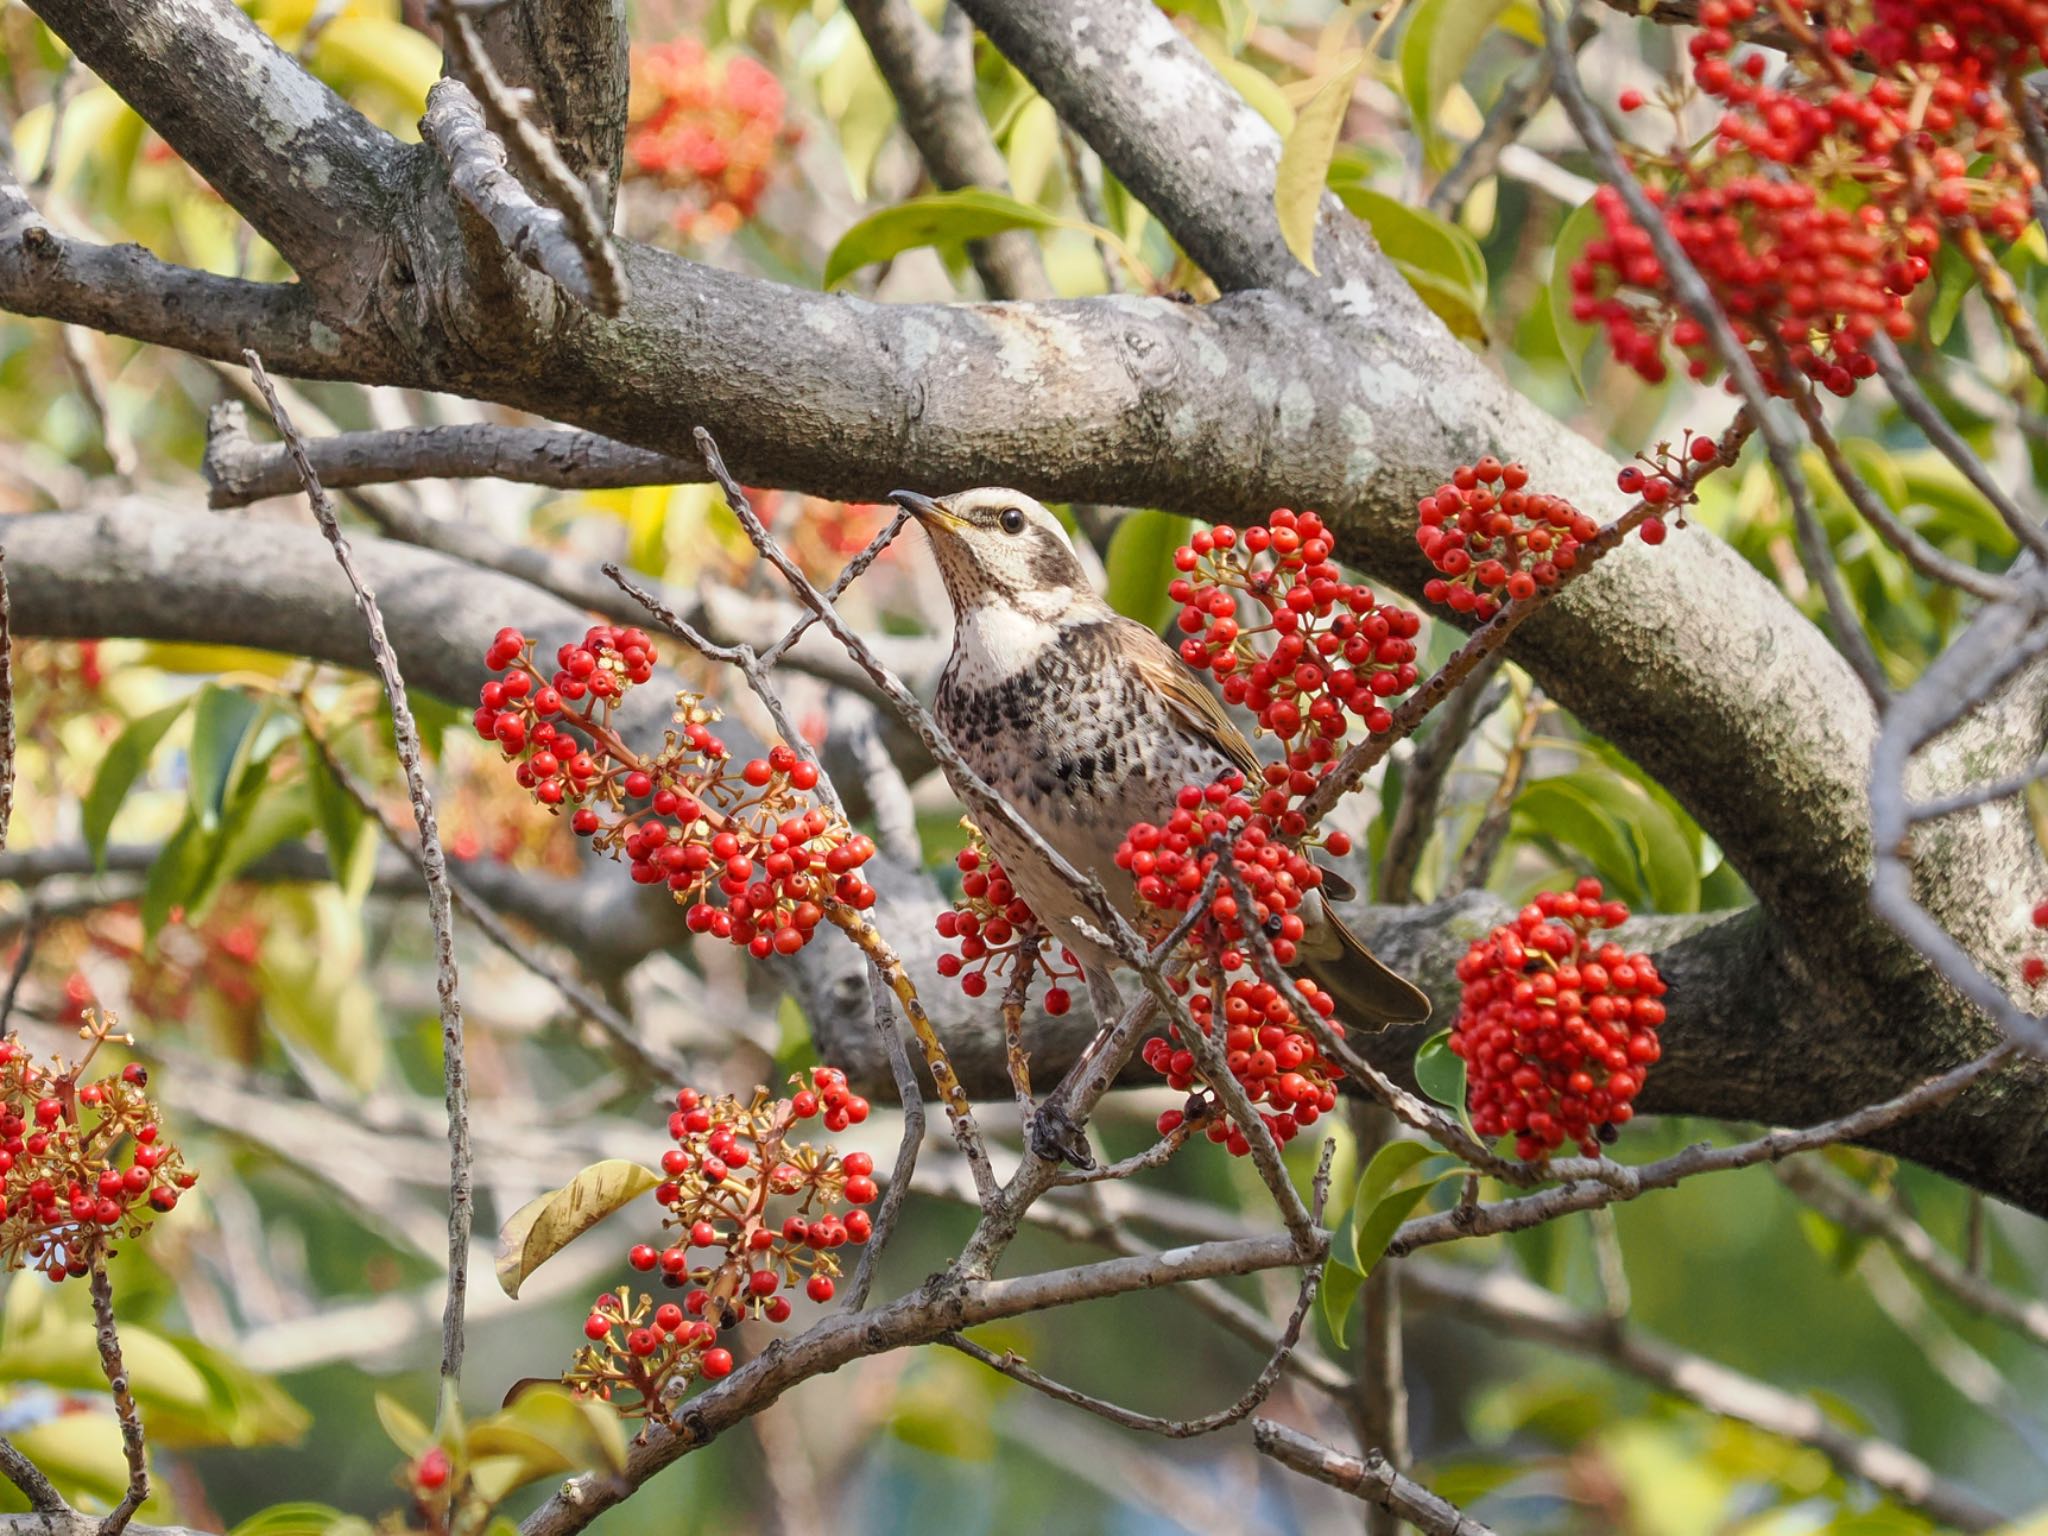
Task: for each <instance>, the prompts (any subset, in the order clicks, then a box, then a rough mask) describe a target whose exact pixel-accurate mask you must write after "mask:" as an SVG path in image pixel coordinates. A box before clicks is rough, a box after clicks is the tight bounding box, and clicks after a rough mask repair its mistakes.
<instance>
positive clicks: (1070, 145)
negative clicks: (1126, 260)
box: [1060, 123, 1124, 293]
mask: <svg viewBox="0 0 2048 1536" xmlns="http://www.w3.org/2000/svg"><path fill="white" fill-rule="evenodd" d="M1060 153H1061V154H1062V155H1064V156H1065V157H1066V161H1067V180H1068V181H1069V182H1070V183H1071V184H1072V185H1073V188H1074V201H1075V202H1076V203H1077V204H1079V205H1080V209H1081V217H1082V218H1084V219H1086V220H1087V221H1088V222H1089V224H1090V225H1091V226H1093V227H1094V228H1095V229H1097V230H1101V229H1107V228H1108V227H1109V215H1108V214H1107V213H1105V212H1104V211H1103V207H1102V196H1101V194H1100V193H1098V192H1097V191H1096V190H1095V187H1094V185H1093V184H1092V183H1090V181H1089V180H1088V166H1087V162H1086V160H1085V159H1084V158H1083V156H1082V146H1081V136H1080V135H1079V134H1078V133H1076V132H1074V130H1073V129H1071V128H1069V127H1068V126H1067V125H1066V124H1065V123H1061V124H1060ZM1094 239H1095V255H1096V259H1097V260H1099V261H1100V262H1101V263H1102V280H1103V282H1104V283H1105V284H1106V285H1107V286H1108V289H1109V291H1110V292H1111V293H1122V292H1123V291H1124V264H1123V262H1122V260H1121V259H1119V258H1118V256H1117V254H1116V252H1114V251H1112V250H1111V249H1110V248H1109V242H1108V241H1107V240H1104V239H1103V238H1102V236H1101V235H1099V234H1098V235H1096V236H1095V237H1094Z"/></svg>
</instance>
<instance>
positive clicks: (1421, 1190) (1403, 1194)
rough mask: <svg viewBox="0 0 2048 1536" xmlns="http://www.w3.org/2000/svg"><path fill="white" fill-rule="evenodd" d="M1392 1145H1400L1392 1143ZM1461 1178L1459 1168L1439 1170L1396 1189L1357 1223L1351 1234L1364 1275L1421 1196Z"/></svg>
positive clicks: (1381, 1256)
mask: <svg viewBox="0 0 2048 1536" xmlns="http://www.w3.org/2000/svg"><path fill="white" fill-rule="evenodd" d="M1395 1145H1397V1146H1398V1145H1401V1143H1398V1142H1397V1143H1396V1144H1395ZM1461 1177H1463V1175H1462V1173H1461V1171H1460V1170H1458V1169H1456V1168H1453V1169H1451V1170H1449V1171H1448V1172H1446V1173H1440V1174H1438V1175H1437V1176H1436V1177H1435V1178H1433V1179H1424V1180H1423V1181H1422V1182H1421V1183H1420V1184H1410V1185H1408V1186H1407V1187H1406V1188H1404V1189H1397V1190H1395V1191H1394V1192H1393V1193H1392V1194H1390V1195H1388V1196H1387V1197H1386V1198H1385V1199H1383V1200H1381V1201H1380V1203H1379V1204H1378V1205H1375V1206H1374V1207H1373V1208H1372V1211H1371V1213H1370V1214H1369V1215H1368V1216H1367V1217H1366V1218H1365V1219H1364V1220H1363V1221H1361V1222H1359V1223H1358V1226H1357V1228H1356V1229H1355V1231H1354V1233H1353V1235H1354V1237H1355V1239H1356V1247H1357V1255H1356V1257H1357V1261H1358V1267H1359V1268H1360V1269H1361V1270H1363V1271H1365V1273H1367V1274H1371V1273H1372V1269H1373V1266H1374V1265H1375V1264H1377V1263H1379V1261H1380V1260H1381V1258H1383V1257H1384V1256H1385V1254H1386V1251H1387V1244H1389V1243H1391V1242H1392V1241H1393V1240H1394V1233H1395V1231H1396V1230H1397V1229H1398V1228H1399V1227H1400V1225H1401V1223H1402V1222H1404V1221H1406V1220H1407V1219H1408V1213H1409V1212H1410V1211H1412V1210H1414V1209H1415V1207H1416V1206H1418V1205H1420V1204H1421V1203H1422V1197H1423V1196H1424V1195H1426V1194H1428V1193H1429V1192H1430V1190H1432V1189H1433V1188H1435V1187H1436V1186H1437V1185H1439V1184H1441V1183H1443V1181H1444V1180H1445V1179H1455V1178H1461Z"/></svg>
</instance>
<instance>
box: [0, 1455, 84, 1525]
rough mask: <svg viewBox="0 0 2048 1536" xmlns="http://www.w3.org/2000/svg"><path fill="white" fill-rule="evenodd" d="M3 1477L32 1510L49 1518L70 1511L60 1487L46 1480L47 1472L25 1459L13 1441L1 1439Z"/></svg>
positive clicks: (0, 1461) (0, 1475)
mask: <svg viewBox="0 0 2048 1536" xmlns="http://www.w3.org/2000/svg"><path fill="white" fill-rule="evenodd" d="M0 1477H5V1478H6V1479H7V1481H9V1482H10V1483H12V1484H14V1486H15V1488H16V1489H17V1490H18V1491H19V1492H20V1494H21V1496H22V1497H23V1498H25V1499H27V1500H28V1507H29V1508H30V1509H33V1510H35V1511H37V1512H38V1513H39V1514H45V1515H61V1514H64V1513H66V1512H67V1511H68V1510H69V1509H70V1507H71V1506H70V1505H68V1504H66V1503H65V1502H64V1495H63V1494H61V1493H59V1492H58V1491H57V1485H56V1484H54V1483H52V1482H51V1481H50V1480H49V1479H48V1478H47V1477H45V1476H43V1469H42V1468H41V1467H39V1466H37V1465H36V1464H35V1463H34V1462H32V1461H30V1460H29V1459H28V1458H27V1457H26V1456H24V1455H22V1453H21V1452H20V1450H18V1449H17V1448H16V1447H15V1444H14V1442H13V1441H12V1440H9V1439H8V1438H7V1437H6V1436H5V1435H0Z"/></svg>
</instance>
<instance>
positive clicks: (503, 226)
mask: <svg viewBox="0 0 2048 1536" xmlns="http://www.w3.org/2000/svg"><path fill="white" fill-rule="evenodd" d="M529 131H532V130H531V128H530V126H529ZM420 133H421V135H422V136H423V137H424V138H425V139H426V140H427V142H428V143H430V144H432V145H433V146H434V148H435V149H437V150H439V151H440V153H441V157H442V158H443V159H444V160H446V161H447V162H448V179H449V181H450V182H451V184H452V185H453V186H454V188H455V192H456V195H457V196H459V197H460V198H461V199H462V200H463V202H464V203H466V204H468V206H469V207H470V208H471V209H472V210H473V211H474V212H475V213H476V214H477V215H478V216H479V217H481V218H482V219H483V220H484V221H485V222H486V223H487V224H489V225H490V227H491V229H492V230H493V231H494V232H495V233H496V235H497V237H498V241H499V243H500V244H501V245H502V246H503V247H504V248H505V251H506V253H507V254H508V255H511V256H513V257H515V258H516V259H518V260H520V261H523V262H525V263H526V265H527V266H529V267H531V268H533V270H534V271H536V272H539V273H542V274H544V275H545V276H547V277H550V278H552V279H554V281H555V282H556V284H558V285H559V286H560V287H561V289H562V290H563V292H565V293H567V294H568V295H569V297H571V298H572V299H574V300H575V301H576V302H577V303H579V304H581V305H583V306H584V307H585V308H586V309H594V310H596V311H597V312H598V313H599V314H605V315H615V314H617V313H618V312H619V310H620V309H622V308H623V307H624V305H625V301H626V295H625V273H624V270H623V269H622V268H621V267H620V265H619V259H618V254H617V252H615V251H614V250H613V249H612V245H611V236H610V233H609V231H608V230H606V229H605V228H604V226H603V225H602V224H600V223H599V222H598V221H597V214H596V210H595V209H593V208H592V207H591V205H590V199H589V196H588V194H587V193H586V192H585V191H584V190H583V189H582V188H580V187H578V186H576V185H575V184H574V183H569V184H568V185H566V186H551V187H550V190H551V191H553V192H555V193H557V194H558V195H560V196H562V197H564V198H565V199H566V200H567V201H569V202H570V203H571V207H570V209H569V210H568V211H564V210H563V209H561V208H557V207H549V206H546V205H544V204H542V203H539V202H536V201H535V200H534V198H533V195H532V194H531V193H530V192H528V191H527V189H526V188H525V187H523V186H521V185H520V182H519V178H518V177H516V176H514V175H513V174H512V172H511V170H510V169H509V168H508V166H507V164H506V146H505V143H504V141H503V140H502V139H501V138H500V137H499V135H498V134H496V133H494V132H493V131H492V130H491V127H490V125H489V124H488V123H487V122H486V121H485V118H484V113H483V109H482V108H481V107H480V106H479V105H478V104H477V99H476V98H475V97H474V96H472V95H471V94H470V92H469V88H468V87H467V86H465V85H464V84H463V83H462V82H461V81H460V80H453V79H450V80H441V81H437V82H436V83H435V85H434V88H433V90H432V91H430V92H429V93H428V95H427V115H426V116H425V117H423V118H421V119H420ZM566 176H567V172H566V171H564V172H563V178H564V179H566ZM579 200H580V201H579Z"/></svg>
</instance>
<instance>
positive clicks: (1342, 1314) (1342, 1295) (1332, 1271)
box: [1316, 1243, 1365, 1349]
mask: <svg viewBox="0 0 2048 1536" xmlns="http://www.w3.org/2000/svg"><path fill="white" fill-rule="evenodd" d="M1330 1246H1331V1247H1332V1248H1333V1249H1334V1248H1335V1247H1336V1246H1337V1245H1336V1244H1335V1243H1332V1244H1331V1245H1330ZM1364 1289H1365V1272H1364V1271H1363V1270H1361V1269H1357V1268H1354V1267H1353V1266H1352V1265H1349V1264H1346V1263H1345V1262H1344V1261H1343V1260H1342V1259H1340V1258H1338V1257H1337V1256H1336V1254H1335V1253H1334V1252H1333V1253H1332V1254H1331V1255H1330V1257H1329V1258H1327V1259H1325V1260H1323V1279H1322V1288H1321V1289H1320V1290H1319V1291H1317V1293H1316V1300H1317V1304H1318V1305H1319V1306H1321V1307H1322V1309H1323V1321H1324V1322H1325V1323H1327V1324H1328V1325H1329V1328H1330V1337H1331V1338H1333V1339H1335V1340H1336V1341H1337V1347H1338V1348H1339V1349H1342V1348H1343V1347H1344V1344H1345V1340H1346V1335H1347V1334H1348V1333H1349V1332H1350V1329H1351V1310H1352V1308H1354V1307H1356V1306H1357V1305H1358V1293H1359V1292H1360V1291H1362V1290H1364Z"/></svg>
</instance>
